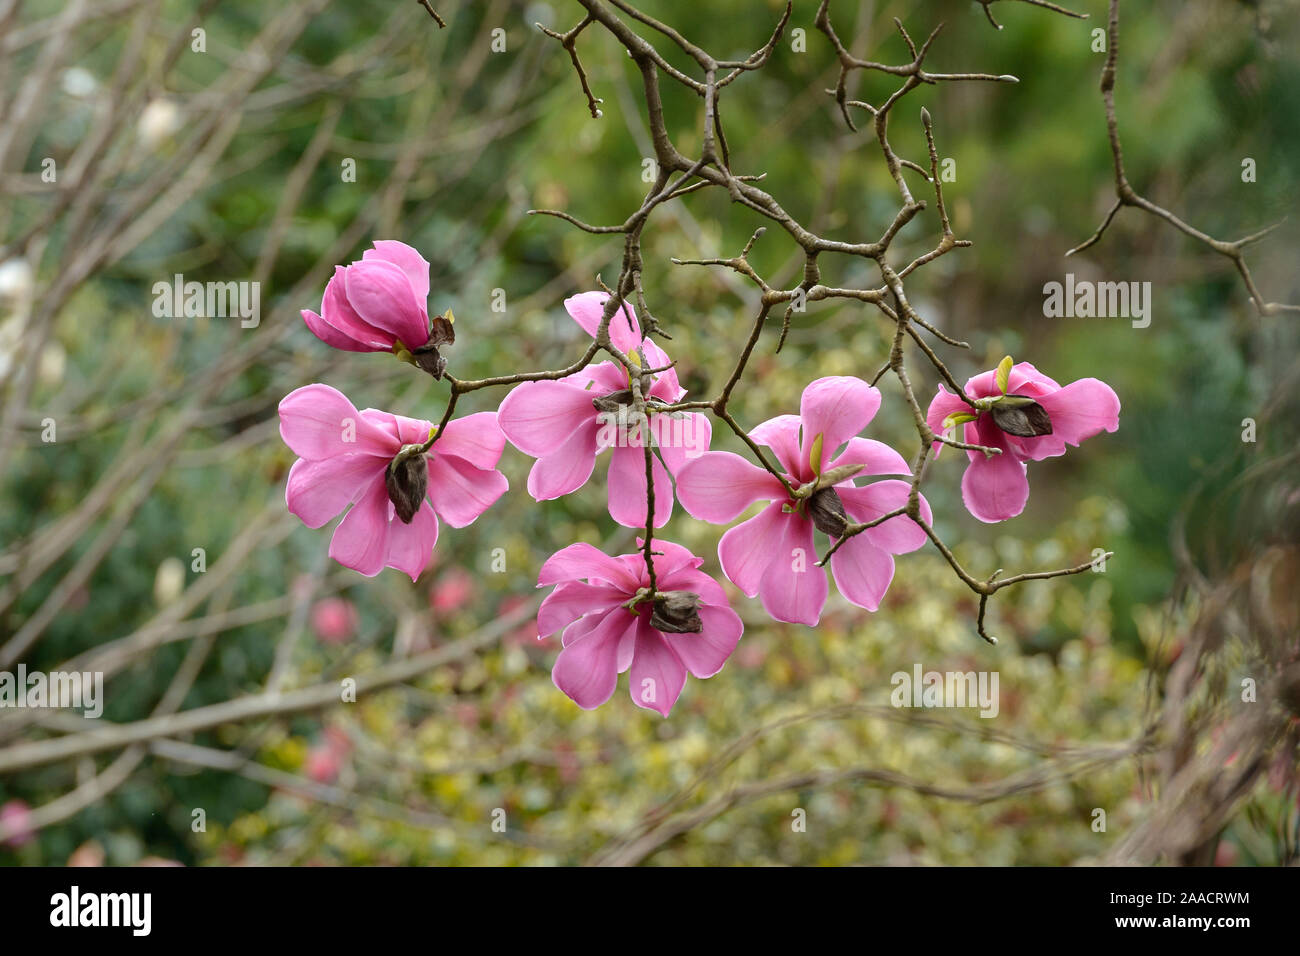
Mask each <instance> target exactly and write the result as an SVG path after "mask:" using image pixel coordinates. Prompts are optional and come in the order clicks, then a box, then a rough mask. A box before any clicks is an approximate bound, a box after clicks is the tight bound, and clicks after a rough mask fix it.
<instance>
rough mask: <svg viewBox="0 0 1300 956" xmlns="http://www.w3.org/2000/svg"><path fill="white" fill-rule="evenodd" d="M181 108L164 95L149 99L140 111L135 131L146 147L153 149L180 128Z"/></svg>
mask: <svg viewBox="0 0 1300 956" xmlns="http://www.w3.org/2000/svg"><path fill="white" fill-rule="evenodd" d="M182 122H183V121H182V118H181V109H180V107H179V106H177V105H176V103H175V102H174V101H172V100H170V99H167V98H166V97H163V98H161V99H156V100H150V101H149V103H148V105H147V106H145V108H144V109H143V110H142V111H141V113H140V120H139V122H138V123H137V125H136V132H137V134H138V135H139V137H140V143H141V145H143V146H144V147H145V148H146V149H154V148H155V147H157V146H158V145H159V144H161V143H162V142H163V141H164V140H165V139H167V137H169V136H171V135H172V133H174V132H176V131H177V130H178V129H180V128H181V124H182Z"/></svg>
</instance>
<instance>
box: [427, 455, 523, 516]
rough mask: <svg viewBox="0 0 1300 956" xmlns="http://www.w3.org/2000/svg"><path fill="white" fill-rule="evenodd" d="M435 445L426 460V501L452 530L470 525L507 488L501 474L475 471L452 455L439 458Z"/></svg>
mask: <svg viewBox="0 0 1300 956" xmlns="http://www.w3.org/2000/svg"><path fill="white" fill-rule="evenodd" d="M437 447H438V446H437V445H435V446H434V451H433V453H432V454H431V455H430V456H429V500H430V501H431V502H433V508H434V510H435V511H437V512H438V514H439V516H440V517H441V518H442V519H443V520H444V521H446V522H447V524H449V525H451V526H452V527H453V528H463V527H465V526H466V525H468V524H472V523H473V522H474V520H475V519H477V518H478V516H479V515H481V514H482V513H483V512H485V511H487V510H488V508H490V507H492V505H493V503H494V502H495V501H496V500H497V499H498V498H500V497H501V496H502V495H503V494H505V493H506V491H508V490H509V488H510V482H508V481H507V480H506V476H505V475H503V474H501V472H499V471H496V470H494V469H490V468H475V467H474V466H473V465H471V464H470V463H469V462H467V461H465V460H464V459H463V458H457V457H456V456H455V455H440V454H438V453H437Z"/></svg>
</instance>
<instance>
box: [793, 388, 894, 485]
mask: <svg viewBox="0 0 1300 956" xmlns="http://www.w3.org/2000/svg"><path fill="white" fill-rule="evenodd" d="M879 408H880V390H879V389H877V388H874V387H873V386H871V385H868V384H867V383H866V382H864V381H863V380H862V379H860V378H854V377H853V376H851V375H831V376H828V377H826V378H819V379H817V380H816V381H815V382H811V383H809V385H808V387H807V388H805V389H804V390H803V397H802V398H800V400H799V418H800V419H801V420H802V421H803V443H802V444H801V445H800V446H799V452H800V459H801V460H803V461H809V460H810V453H811V451H812V448H813V443H814V442H815V441H816V440H817V436H818V435H820V436H821V437H822V443H821V460H820V461H818V462H814V463H813V466H814V470H815V471H817V472H818V473H820V472H821V471H823V470H824V469H825V467H826V463H827V462H828V461H829V460H830V459H831V456H832V455H834V454H835V451H836V449H838V448H839V447H840V446H841V445H843V444H844V443H845V442H846V441H848V440H849V439H850V438H852V437H853V436H854V435H856V434H857V433H858V432H860V431H862V429H864V428H866V427H867V423H868V422H869V421H871V419H873V418H874V417H875V416H876V411H877V410H878V409H879Z"/></svg>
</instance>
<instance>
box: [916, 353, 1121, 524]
mask: <svg viewBox="0 0 1300 956" xmlns="http://www.w3.org/2000/svg"><path fill="white" fill-rule="evenodd" d="M966 394H967V395H969V396H970V397H971V398H972V399H973V400H974V401H975V404H976V408H971V406H969V405H967V404H966V403H965V402H963V401H962V400H961V398H960V396H957V395H954V394H953V393H952V392H950V391H948V390H947V389H946V388H944V387H943V386H942V385H940V386H939V393H938V394H937V395H935V397H934V400H933V401H932V402H930V409H929V411H928V412H927V413H926V421H927V422H928V423H929V425H930V428H931V429H932V430H934V431H935V432H940V433H942V432H944V431H946V430H947V429H950V428H955V427H956V426H958V425H963V426H964V428H963V432H962V433H963V436H964V437H963V439H962V440H963V441H966V442H968V443H970V444H973V445H985V446H987V447H990V448H1000V449H1002V454H1000V455H992V456H988V457H986V456H985V454H984V453H983V452H980V451H968V452H967V453H966V454H967V455H968V456H969V458H970V464H969V465H967V466H966V472H965V474H963V475H962V479H961V497H962V501H964V502H965V503H966V510H967V511H969V512H970V513H971V514H972V515H974V516H975V517H976V518H978V519H979V520H980V521H984V522H987V523H989V524H992V523H993V522H997V521H1005V520H1006V519H1007V518H1014V517H1015V516H1016V515H1018V514H1020V512H1022V511H1024V510H1025V502H1026V501H1028V500H1029V476H1028V473H1027V472H1028V467H1027V466H1026V464H1025V462H1027V461H1042V460H1043V459H1044V458H1055V457H1056V456H1058V455H1064V454H1065V446H1066V445H1067V444H1069V445H1078V444H1079V443H1080V442H1082V441H1083V440H1084V439H1085V438H1091V437H1092V436H1093V435H1096V434H1097V433H1099V432H1101V431H1103V430H1105V431H1108V432H1113V431H1115V429H1117V428H1119V398H1118V396H1116V394H1115V392H1114V390H1113V389H1112V388H1111V387H1110V386H1109V385H1107V384H1106V383H1105V382H1102V381H1098V380H1097V379H1095V378H1081V379H1079V380H1078V381H1077V382H1071V383H1070V384H1069V385H1066V386H1064V387H1063V386H1061V385H1058V384H1057V383H1056V382H1054V381H1052V380H1051V379H1050V378H1048V377H1047V376H1046V375H1044V374H1043V373H1042V372H1040V371H1038V369H1036V368H1034V367H1033V366H1032V365H1030V364H1029V363H1028V362H1020V363H1019V364H1012V361H1011V358H1010V356H1008V357H1007V358H1005V359H1003V360H1002V364H1001V365H999V366H998V368H996V369H992V370H990V371H988V372H981V373H980V374H979V375H976V376H975V377H974V378H972V379H971V380H970V381H968V382H967V383H966ZM1008 399H1010V400H1012V401H1008ZM981 406H982V407H981Z"/></svg>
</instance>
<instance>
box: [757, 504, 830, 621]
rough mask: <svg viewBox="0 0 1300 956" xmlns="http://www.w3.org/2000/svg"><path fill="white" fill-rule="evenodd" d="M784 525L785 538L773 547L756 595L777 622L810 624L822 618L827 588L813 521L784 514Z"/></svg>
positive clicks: (828, 591)
mask: <svg viewBox="0 0 1300 956" xmlns="http://www.w3.org/2000/svg"><path fill="white" fill-rule="evenodd" d="M784 524H785V535H784V539H783V540H782V542H781V544H780V545H779V546H777V547H776V548H774V549H773V552H774V553H773V556H772V560H771V561H770V562H769V563H768V566H767V570H765V571H764V572H763V579H762V580H761V581H760V582H759V586H758V594H759V597H760V598H761V599H762V601H763V608H764V610H766V611H767V613H768V614H770V615H772V617H774V618H776V619H777V620H778V621H786V622H787V623H790V624H807V625H808V626H809V627H811V626H813V625H815V624H816V623H817V622H818V621H819V620H820V619H821V614H822V608H823V607H825V605H826V596H827V594H829V593H830V587H829V586H828V585H827V583H826V572H824V571H823V570H822V569H821V568H819V567H817V552H816V550H815V549H814V545H813V524H812V522H811V521H809V520H808V519H807V518H800V517H798V516H796V515H787V516H786V521H785V523H784Z"/></svg>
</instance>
